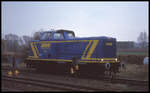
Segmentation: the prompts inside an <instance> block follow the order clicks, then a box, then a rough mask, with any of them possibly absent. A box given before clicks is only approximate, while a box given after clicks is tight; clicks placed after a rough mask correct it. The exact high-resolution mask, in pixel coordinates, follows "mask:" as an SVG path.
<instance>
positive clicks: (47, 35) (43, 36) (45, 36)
mask: <svg viewBox="0 0 150 93" xmlns="http://www.w3.org/2000/svg"><path fill="white" fill-rule="evenodd" d="M49 39H52V34H51V33H50V32H49V33H44V34H43V35H42V37H41V40H49Z"/></svg>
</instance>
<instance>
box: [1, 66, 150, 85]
mask: <svg viewBox="0 0 150 93" xmlns="http://www.w3.org/2000/svg"><path fill="white" fill-rule="evenodd" d="M9 69H10V68H9ZM9 69H8V68H3V69H2V70H9ZM19 71H21V73H26V72H27V73H28V72H29V71H30V72H31V73H34V74H37V73H36V72H35V70H33V69H32V70H26V69H20V70H19ZM58 76H59V75H58ZM70 78H74V77H70ZM75 78H83V79H84V78H85V79H87V78H88V79H93V80H94V79H95V80H103V81H108V82H110V83H122V84H129V85H136V86H148V81H143V80H133V79H126V78H117V77H116V78H113V79H111V78H110V77H104V76H99V77H93V76H88V75H87V76H86V77H85V76H84V77H82V76H79V77H75Z"/></svg>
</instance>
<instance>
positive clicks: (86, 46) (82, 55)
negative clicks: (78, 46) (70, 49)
mask: <svg viewBox="0 0 150 93" xmlns="http://www.w3.org/2000/svg"><path fill="white" fill-rule="evenodd" d="M91 43H92V40H90V41H89V43H88V45H87V46H86V48H85V50H84V52H83V55H82V59H84V55H85V53H86V51H87V49H88V48H89V46H90V44H91Z"/></svg>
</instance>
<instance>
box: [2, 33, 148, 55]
mask: <svg viewBox="0 0 150 93" xmlns="http://www.w3.org/2000/svg"><path fill="white" fill-rule="evenodd" d="M40 32H42V31H41V30H39V31H37V32H35V33H34V34H33V36H32V37H30V36H26V35H24V36H18V35H16V34H6V35H5V36H4V38H2V40H1V41H2V44H1V46H2V48H1V49H2V52H20V53H27V52H29V42H30V41H31V40H39V38H40ZM137 40H138V45H139V47H140V48H145V47H147V43H148V35H147V33H146V32H141V33H140V34H139V36H138V38H137Z"/></svg>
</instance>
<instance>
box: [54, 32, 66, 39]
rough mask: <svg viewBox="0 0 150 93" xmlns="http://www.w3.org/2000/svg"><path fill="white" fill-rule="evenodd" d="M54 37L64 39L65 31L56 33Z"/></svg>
mask: <svg viewBox="0 0 150 93" xmlns="http://www.w3.org/2000/svg"><path fill="white" fill-rule="evenodd" d="M54 39H64V36H63V33H54Z"/></svg>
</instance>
